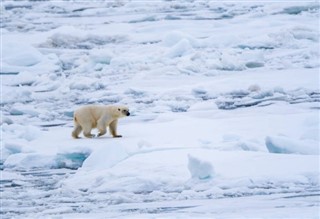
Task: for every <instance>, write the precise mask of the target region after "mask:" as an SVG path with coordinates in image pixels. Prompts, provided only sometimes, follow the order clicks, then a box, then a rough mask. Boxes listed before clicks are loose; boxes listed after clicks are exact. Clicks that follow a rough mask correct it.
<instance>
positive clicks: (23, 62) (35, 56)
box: [1, 42, 42, 66]
mask: <svg viewBox="0 0 320 219" xmlns="http://www.w3.org/2000/svg"><path fill="white" fill-rule="evenodd" d="M2 53H3V54H4V56H2V57H1V63H6V64H8V65H12V66H33V65H36V64H38V63H39V62H41V61H42V54H41V53H40V52H39V51H38V50H37V49H35V48H34V47H31V46H30V45H28V44H25V43H22V42H6V44H4V45H3V47H2Z"/></svg>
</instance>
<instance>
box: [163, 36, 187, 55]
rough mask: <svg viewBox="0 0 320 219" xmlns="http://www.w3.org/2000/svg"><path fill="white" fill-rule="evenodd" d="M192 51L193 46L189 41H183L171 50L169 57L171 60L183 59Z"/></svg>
mask: <svg viewBox="0 0 320 219" xmlns="http://www.w3.org/2000/svg"><path fill="white" fill-rule="evenodd" d="M191 50H192V46H191V44H190V42H189V40H187V39H182V40H181V41H179V42H178V43H177V44H176V45H174V46H173V47H172V48H171V49H170V50H169V52H168V53H167V56H168V57H169V58H175V57H181V56H184V55H186V54H187V53H188V52H190V51H191Z"/></svg>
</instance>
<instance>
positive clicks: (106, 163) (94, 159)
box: [83, 144, 128, 169]
mask: <svg viewBox="0 0 320 219" xmlns="http://www.w3.org/2000/svg"><path fill="white" fill-rule="evenodd" d="M127 157H128V153H127V152H126V150H125V148H124V147H123V146H122V145H120V144H115V145H108V146H105V147H102V148H100V149H97V150H95V151H94V152H93V153H92V154H91V155H90V156H89V157H88V158H87V159H86V160H85V161H84V163H83V168H87V169H92V168H93V169H107V168H110V167H112V166H114V165H116V164H117V163H119V162H121V161H122V160H124V159H126V158H127Z"/></svg>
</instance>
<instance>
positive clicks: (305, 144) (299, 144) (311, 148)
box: [266, 136, 319, 155]
mask: <svg viewBox="0 0 320 219" xmlns="http://www.w3.org/2000/svg"><path fill="white" fill-rule="evenodd" d="M266 146H267V149H268V151H269V152H270V153H278V154H306V155H307V154H310V155H315V154H319V142H317V141H314V140H311V139H310V140H304V141H302V140H293V139H289V138H287V137H284V136H277V137H269V136H268V137H266Z"/></svg>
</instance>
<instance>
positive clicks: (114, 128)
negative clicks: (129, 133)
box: [109, 120, 122, 138]
mask: <svg viewBox="0 0 320 219" xmlns="http://www.w3.org/2000/svg"><path fill="white" fill-rule="evenodd" d="M117 125H118V120H114V121H113V122H111V123H110V125H109V129H110V133H111V135H112V137H114V138H121V137H122V135H118V134H117Z"/></svg>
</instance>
